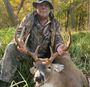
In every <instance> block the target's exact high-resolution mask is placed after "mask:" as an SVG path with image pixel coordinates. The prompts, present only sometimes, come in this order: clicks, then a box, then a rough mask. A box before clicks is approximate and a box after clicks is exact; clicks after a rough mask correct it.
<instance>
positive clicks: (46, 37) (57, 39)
mask: <svg viewBox="0 0 90 87" xmlns="http://www.w3.org/2000/svg"><path fill="white" fill-rule="evenodd" d="M23 28H25V31H24V35H23V38H24V41H25V44H26V47H28V48H30V50H31V51H35V49H36V47H37V46H38V45H40V46H41V47H40V48H41V51H43V52H44V49H47V48H48V47H49V46H51V47H52V48H53V51H56V48H57V47H58V46H59V45H61V44H62V43H63V40H62V37H61V35H60V24H59V22H58V21H57V20H56V19H55V18H54V16H53V14H51V13H50V16H49V21H48V22H47V23H46V24H45V26H44V27H43V28H44V29H43V30H42V27H41V25H40V24H39V22H38V19H37V12H36V11H34V12H32V13H29V14H28V15H26V16H25V17H24V19H23V20H22V22H21V23H20V25H19V27H18V28H17V36H18V37H20V35H21V32H22V29H23Z"/></svg>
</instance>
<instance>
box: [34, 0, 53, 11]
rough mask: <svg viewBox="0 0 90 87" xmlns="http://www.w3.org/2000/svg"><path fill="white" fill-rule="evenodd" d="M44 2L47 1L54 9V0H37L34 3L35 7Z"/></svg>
mask: <svg viewBox="0 0 90 87" xmlns="http://www.w3.org/2000/svg"><path fill="white" fill-rule="evenodd" d="M43 2H47V3H48V4H49V6H50V9H53V3H52V0H37V1H35V2H33V3H32V5H33V7H35V8H37V4H40V3H43Z"/></svg>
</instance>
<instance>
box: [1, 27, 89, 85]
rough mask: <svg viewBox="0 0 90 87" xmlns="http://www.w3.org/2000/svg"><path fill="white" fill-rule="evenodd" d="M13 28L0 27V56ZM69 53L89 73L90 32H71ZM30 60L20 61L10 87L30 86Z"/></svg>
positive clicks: (11, 37)
mask: <svg viewBox="0 0 90 87" xmlns="http://www.w3.org/2000/svg"><path fill="white" fill-rule="evenodd" d="M14 32H15V28H5V29H0V57H2V56H3V54H4V50H5V47H6V45H7V44H8V43H9V42H10V41H11V40H12V39H13V36H14ZM69 51H70V54H71V57H72V60H73V61H74V63H75V64H76V65H77V66H78V68H79V69H80V70H81V71H82V72H83V73H86V74H88V73H89V74H90V32H72V45H71V47H70V50H69ZM29 68H30V62H29V63H28V61H24V62H21V64H20V66H19V69H18V72H17V73H16V75H15V76H16V77H15V79H14V80H13V81H12V83H11V86H10V87H14V86H15V87H32V85H33V80H32V75H31V74H30V71H29Z"/></svg>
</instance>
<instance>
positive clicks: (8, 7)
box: [3, 0, 17, 25]
mask: <svg viewBox="0 0 90 87" xmlns="http://www.w3.org/2000/svg"><path fill="white" fill-rule="evenodd" d="M3 2H4V4H5V7H6V10H7V13H8V15H9V18H10V20H11V22H12V25H16V24H17V19H16V16H15V15H14V12H13V8H12V6H11V4H10V1H9V0H3Z"/></svg>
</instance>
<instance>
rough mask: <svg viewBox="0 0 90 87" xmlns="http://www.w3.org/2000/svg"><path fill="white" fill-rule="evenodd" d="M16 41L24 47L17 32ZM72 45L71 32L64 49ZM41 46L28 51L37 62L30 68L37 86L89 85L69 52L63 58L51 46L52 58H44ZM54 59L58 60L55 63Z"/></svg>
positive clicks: (73, 86) (70, 86)
mask: <svg viewBox="0 0 90 87" xmlns="http://www.w3.org/2000/svg"><path fill="white" fill-rule="evenodd" d="M69 34H70V33H69ZM15 41H16V43H17V45H18V46H19V47H24V46H23V45H22V44H21V42H20V40H18V38H17V35H16V34H15ZM70 45H71V34H70V37H69V42H68V44H67V46H65V48H64V49H63V50H64V51H65V52H67V50H68V49H69V48H70ZM39 48H40V46H38V47H37V48H36V50H35V52H34V53H33V52H31V51H29V50H27V52H26V54H27V55H29V56H31V57H32V58H33V60H34V62H35V63H34V66H33V67H32V68H31V69H30V72H31V73H32V74H33V75H34V77H33V79H34V81H35V87H89V84H88V81H87V79H86V77H85V76H84V74H83V73H82V72H81V71H80V70H79V69H78V68H77V66H76V65H75V64H74V62H73V61H72V60H71V58H70V55H69V54H68V55H64V56H63V58H62V56H61V55H59V54H58V52H55V53H53V51H52V48H51V47H50V51H51V56H50V58H44V59H43V58H39V57H38V50H39ZM64 57H65V58H64ZM53 61H56V62H55V63H54V62H53Z"/></svg>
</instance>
